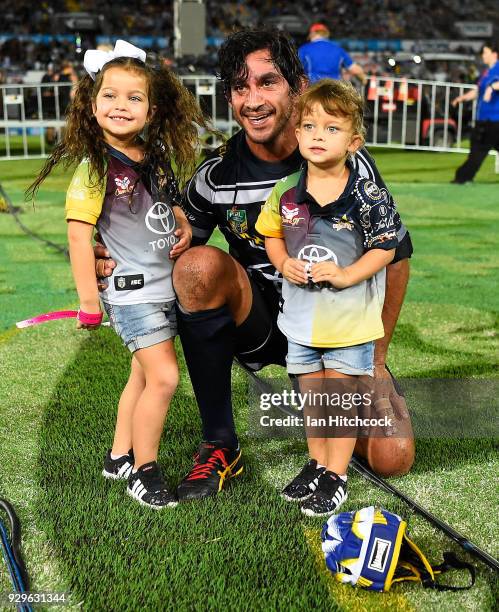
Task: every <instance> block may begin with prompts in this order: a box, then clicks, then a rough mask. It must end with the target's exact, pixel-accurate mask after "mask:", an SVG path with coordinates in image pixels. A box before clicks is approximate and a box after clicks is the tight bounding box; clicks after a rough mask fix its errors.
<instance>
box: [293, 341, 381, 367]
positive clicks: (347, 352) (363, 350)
mask: <svg viewBox="0 0 499 612" xmlns="http://www.w3.org/2000/svg"><path fill="white" fill-rule="evenodd" d="M286 364H287V369H288V373H289V374H310V373H311V372H320V371H321V370H324V369H327V370H336V371H337V372H340V373H341V374H348V375H350V376H362V375H368V376H373V374H374V342H365V343H364V344H357V345H356V346H346V347H344V348H314V347H311V346H302V345H301V344H296V342H293V341H292V340H290V339H289V338H288V355H287V357H286Z"/></svg>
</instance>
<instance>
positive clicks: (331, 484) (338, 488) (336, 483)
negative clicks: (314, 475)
mask: <svg viewBox="0 0 499 612" xmlns="http://www.w3.org/2000/svg"><path fill="white" fill-rule="evenodd" d="M347 497H348V494H347V483H346V482H345V481H344V480H342V479H341V478H340V477H339V476H338V474H335V473H334V472H330V471H329V470H325V471H324V472H323V473H322V474H321V476H320V478H319V484H318V486H317V489H316V490H315V491H314V492H313V493H312V495H311V496H310V497H309V498H308V499H307V501H306V502H305V503H304V504H302V506H301V511H302V512H303V514H306V515H307V516H327V515H329V514H334V513H335V512H336V510H338V508H339V507H340V506H341V504H342V503H343V502H344V501H345V500H346V499H347Z"/></svg>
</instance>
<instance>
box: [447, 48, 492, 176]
mask: <svg viewBox="0 0 499 612" xmlns="http://www.w3.org/2000/svg"><path fill="white" fill-rule="evenodd" d="M498 51H499V47H498V42H497V41H489V42H486V43H485V44H484V45H483V47H482V60H483V63H484V64H486V65H487V66H488V68H487V69H486V70H485V71H484V72H483V73H482V74H481V75H480V78H479V79H478V83H477V88H476V89H470V90H469V91H468V92H466V93H465V94H463V95H461V96H458V97H457V98H455V99H454V100H453V101H452V105H453V106H457V105H458V104H460V103H461V102H468V101H471V100H475V99H477V98H478V103H477V109H476V121H475V127H474V128H473V132H472V134H471V147H470V152H469V155H468V158H467V159H466V161H465V162H464V164H462V165H461V166H459V168H458V169H457V170H456V175H455V177H454V180H453V181H451V182H452V183H455V184H457V185H462V184H464V183H469V182H471V181H472V180H473V177H474V176H475V174H476V173H477V172H478V170H479V169H480V166H481V165H482V162H483V160H484V159H485V158H486V157H487V155H488V152H489V151H490V150H491V149H496V150H497V151H499V62H498V61H497V54H498Z"/></svg>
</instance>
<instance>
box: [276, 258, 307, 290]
mask: <svg viewBox="0 0 499 612" xmlns="http://www.w3.org/2000/svg"><path fill="white" fill-rule="evenodd" d="M306 264H307V262H306V261H303V259H295V258H294V257H288V258H287V259H286V260H285V261H284V263H283V264H282V275H283V276H284V278H285V279H286V280H288V281H289V282H290V283H293V284H294V285H304V284H305V283H307V281H308V276H307V273H306V271H305V266H306Z"/></svg>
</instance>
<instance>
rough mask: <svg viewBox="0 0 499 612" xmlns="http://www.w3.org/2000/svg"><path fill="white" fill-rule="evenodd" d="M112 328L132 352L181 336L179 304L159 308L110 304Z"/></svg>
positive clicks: (164, 304)
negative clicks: (177, 307) (179, 330)
mask: <svg viewBox="0 0 499 612" xmlns="http://www.w3.org/2000/svg"><path fill="white" fill-rule="evenodd" d="M103 305H104V309H105V311H106V313H107V316H108V317H109V321H110V322H111V327H112V328H113V329H114V331H115V332H116V333H117V334H118V336H119V337H120V338H121V340H122V341H123V344H124V345H125V346H126V347H127V348H128V349H129V350H130V351H131V352H132V353H134V352H135V351H138V350H139V349H142V348H147V347H149V346H153V345H154V344H159V343H160V342H164V341H165V340H169V339H170V338H174V337H175V336H176V335H177V317H176V313H175V300H173V301H171V302H160V303H158V304H123V305H118V304H106V303H105V302H104V304H103Z"/></svg>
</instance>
